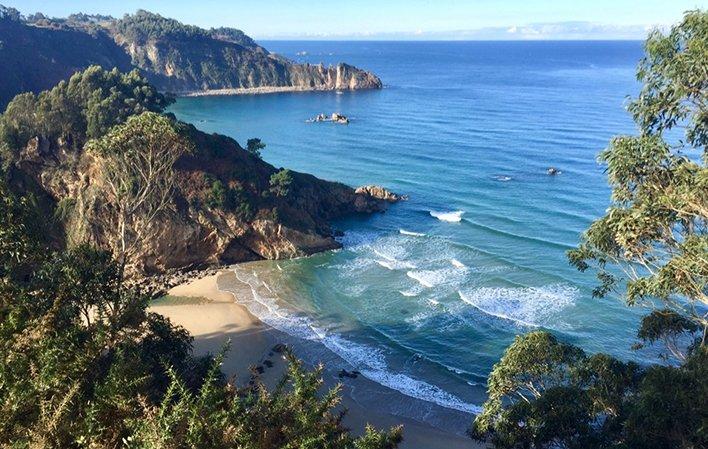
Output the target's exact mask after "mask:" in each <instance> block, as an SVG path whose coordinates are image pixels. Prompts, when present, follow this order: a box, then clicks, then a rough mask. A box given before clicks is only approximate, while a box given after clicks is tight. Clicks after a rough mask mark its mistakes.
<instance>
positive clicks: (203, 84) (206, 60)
mask: <svg viewBox="0 0 708 449" xmlns="http://www.w3.org/2000/svg"><path fill="white" fill-rule="evenodd" d="M114 39H115V40H116V43H117V44H118V45H120V46H121V47H122V48H124V49H125V51H126V53H127V54H128V55H130V57H131V59H132V61H133V64H134V65H135V66H137V67H139V68H140V69H142V70H143V71H144V73H145V74H146V75H147V76H148V78H149V79H150V81H151V82H152V83H153V84H155V85H156V86H158V87H159V88H160V89H162V90H168V91H171V92H174V93H177V94H180V93H192V92H199V91H209V90H223V89H252V88H259V87H293V88H300V89H302V90H358V89H380V88H381V87H382V83H381V80H380V79H379V78H378V77H377V76H376V75H374V74H372V73H370V72H367V71H364V70H361V69H358V68H356V67H354V66H351V65H349V64H345V63H340V64H337V65H335V66H324V65H321V64H319V65H311V64H296V63H294V62H292V61H289V60H287V59H284V58H282V57H279V56H276V55H272V54H269V53H268V52H267V51H265V50H264V49H262V47H258V49H255V50H254V49H250V48H245V47H242V46H241V45H239V44H236V43H233V42H229V41H221V40H217V39H204V40H198V41H188V42H185V41H179V40H170V39H149V40H147V41H145V42H141V41H135V40H131V39H130V38H128V37H126V36H124V35H121V34H115V35H114Z"/></svg>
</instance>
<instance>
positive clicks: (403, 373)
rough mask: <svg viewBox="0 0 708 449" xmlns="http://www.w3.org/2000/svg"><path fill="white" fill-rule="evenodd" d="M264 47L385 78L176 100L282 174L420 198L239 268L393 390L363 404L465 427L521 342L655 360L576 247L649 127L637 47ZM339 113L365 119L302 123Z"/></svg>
mask: <svg viewBox="0 0 708 449" xmlns="http://www.w3.org/2000/svg"><path fill="white" fill-rule="evenodd" d="M262 44H263V45H264V46H265V47H266V48H268V49H269V50H271V51H273V52H276V53H280V54H282V55H284V56H286V57H288V58H291V59H294V60H297V61H299V62H310V63H313V64H315V63H319V62H323V63H325V64H328V63H335V62H338V61H346V62H347V63H350V64H354V65H356V66H358V67H361V68H364V69H367V70H371V71H373V72H374V73H376V74H377V75H379V76H380V77H381V79H382V80H383V82H384V85H385V88H384V89H383V90H380V91H361V92H342V93H335V92H326V93H322V92H321V93H288V94H273V95H260V96H231V97H199V98H181V99H179V100H178V101H177V103H176V104H175V105H174V106H173V107H172V108H171V111H172V112H174V113H175V114H176V115H177V117H178V118H180V119H182V120H184V121H187V122H191V123H194V124H195V125H196V126H197V127H198V128H200V129H202V130H205V131H208V132H218V133H222V134H227V135H229V136H232V137H234V138H236V139H237V140H238V141H239V142H241V143H242V144H244V143H245V141H246V139H248V138H251V137H259V138H261V139H262V140H263V142H265V143H266V144H267V147H266V149H265V150H264V151H263V157H264V159H265V160H266V161H268V162H270V163H272V164H273V165H275V166H276V167H281V166H282V167H288V168H291V169H294V170H298V171H303V172H309V173H312V174H314V175H316V176H319V177H321V178H325V179H329V180H335V181H340V182H344V183H347V184H349V185H352V186H358V185H364V184H378V185H383V186H385V187H387V188H389V189H391V190H393V191H395V192H397V193H400V194H405V195H408V196H409V200H408V201H406V202H403V203H400V204H397V205H395V206H393V207H392V208H391V209H390V210H389V211H388V212H387V213H385V214H379V215H375V216H371V217H353V218H350V219H347V220H342V221H338V222H336V223H335V228H336V229H340V230H342V231H344V237H342V243H343V244H344V248H343V249H342V250H338V251H330V252H326V253H322V254H317V255H314V256H312V257H308V258H301V259H296V260H289V261H266V262H258V263H255V264H246V265H242V266H237V267H236V268H235V271H236V274H237V276H238V277H239V279H241V280H242V281H244V282H246V283H248V284H249V285H250V286H251V288H252V291H253V298H252V299H251V300H248V301H246V306H247V307H248V308H249V309H250V310H251V311H252V312H253V313H254V314H256V315H257V316H259V317H260V318H261V319H262V320H263V321H264V322H266V323H267V324H270V325H272V326H273V327H275V328H277V329H279V330H281V331H283V332H285V333H286V334H287V335H289V336H290V338H292V339H293V340H296V341H299V342H304V344H303V345H300V346H301V347H302V348H305V349H303V350H302V351H301V353H300V354H299V355H300V356H302V357H304V358H305V359H307V360H309V361H320V360H321V361H324V362H326V364H327V366H328V369H329V370H330V371H331V372H332V373H336V371H338V370H339V369H342V368H345V369H348V370H357V371H359V372H361V374H362V375H363V376H364V377H366V378H368V379H370V380H371V381H373V382H375V383H376V384H378V385H379V386H380V390H379V391H378V392H376V393H373V392H371V391H368V390H367V391H354V392H353V395H354V397H355V399H357V400H360V401H362V402H364V403H367V401H368V402H369V403H372V404H375V405H376V406H378V407H383V408H386V409H387V410H389V411H391V412H393V413H397V414H401V415H405V416H409V417H412V418H415V419H419V420H421V421H426V422H429V423H431V424H434V425H437V426H439V427H442V428H447V429H450V430H453V431H458V432H459V431H461V430H462V431H463V430H464V427H465V426H466V425H467V424H469V420H470V419H471V414H472V413H475V412H476V411H478V410H479V406H480V405H481V404H482V403H483V401H484V399H485V388H486V387H485V381H486V377H487V375H488V374H489V372H490V370H491V369H492V366H493V365H494V363H495V362H496V361H497V360H498V359H499V358H500V357H501V355H502V354H503V351H504V349H505V348H506V347H507V346H508V345H509V344H510V343H511V342H512V341H513V339H514V336H515V335H519V334H522V333H524V332H529V331H532V330H535V329H547V330H550V331H552V332H554V333H555V334H556V335H558V336H559V337H560V338H561V339H563V340H564V341H568V342H571V343H574V344H577V345H580V346H581V347H582V348H583V349H585V350H586V351H588V352H591V353H594V352H607V353H610V354H613V355H615V356H618V357H621V358H623V359H634V360H647V357H649V358H650V357H652V354H647V353H641V354H640V353H637V352H635V351H633V350H631V348H630V347H631V345H632V343H633V342H634V335H635V332H636V326H637V323H638V319H639V317H640V315H641V311H640V310H634V309H628V308H627V307H626V306H625V305H624V304H623V303H622V301H621V298H606V299H593V298H592V288H593V286H594V285H595V278H594V276H593V275H592V274H591V273H580V272H578V271H576V270H575V269H574V268H573V267H571V266H570V265H569V264H568V261H567V258H566V251H567V250H569V249H571V248H573V247H574V246H575V245H576V244H577V243H578V241H579V238H580V235H581V233H582V231H583V230H584V229H586V228H587V227H588V225H589V224H590V223H591V221H592V220H593V219H595V218H597V217H599V216H601V215H602V214H603V213H604V211H605V209H606V208H607V206H608V204H609V188H608V186H607V183H606V178H605V174H604V173H603V167H602V166H600V165H599V164H598V163H597V159H596V157H597V154H598V153H599V152H600V151H601V150H602V149H603V148H605V147H606V146H607V144H608V142H609V140H610V138H611V137H612V136H614V135H617V134H631V133H635V132H636V129H635V127H634V125H633V123H632V120H631V117H630V116H629V115H628V113H627V112H626V111H625V103H626V97H627V96H628V95H630V96H631V95H635V94H636V93H637V91H638V88H639V86H638V84H637V82H636V80H635V77H634V73H635V67H636V64H637V62H638V61H639V59H640V58H641V56H642V44H641V43H640V42H597V41H593V42H310V41H304V42H303V41H300V42H282V41H277V42H263V43H262ZM332 112H340V113H343V114H345V115H347V116H349V117H350V119H351V123H350V124H349V125H347V126H344V125H337V124H333V123H306V120H307V119H309V118H312V117H314V116H316V115H317V114H319V113H325V114H331V113H332ZM549 167H555V168H557V170H558V171H559V173H558V174H557V175H555V176H550V175H549V174H547V169H548V168H549ZM382 394H387V396H385V398H384V399H382V396H381V395H382Z"/></svg>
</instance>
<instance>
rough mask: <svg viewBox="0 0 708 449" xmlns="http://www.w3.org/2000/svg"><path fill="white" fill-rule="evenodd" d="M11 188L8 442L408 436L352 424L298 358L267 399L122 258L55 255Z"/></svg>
mask: <svg viewBox="0 0 708 449" xmlns="http://www.w3.org/2000/svg"><path fill="white" fill-rule="evenodd" d="M34 217H35V215H34V211H33V209H32V207H31V206H30V204H28V202H27V201H25V200H23V199H21V198H17V197H16V196H14V195H13V194H11V193H10V192H9V191H8V190H7V189H6V187H5V186H4V185H3V183H2V182H0V354H1V356H0V397H1V398H2V402H1V403H0V442H1V443H0V445H1V446H3V447H35V448H57V449H59V448H61V449H64V448H81V447H131V448H146V449H147V448H150V449H156V448H165V449H167V448H170V449H172V448H224V449H226V448H234V447H242V448H253V449H272V448H293V447H308V448H313V449H314V448H322V449H325V448H351V449H354V448H358V449H392V448H395V447H396V446H397V444H398V442H400V440H401V434H400V429H393V430H391V431H390V432H377V431H374V430H373V429H367V430H366V432H365V434H364V435H363V436H362V437H359V438H354V437H353V436H352V435H351V434H349V432H348V431H347V430H346V429H345V428H344V427H343V426H342V424H341V418H342V415H340V414H339V413H338V412H336V411H334V410H333V408H334V407H335V406H336V405H337V404H338V390H337V389H334V390H332V391H329V392H326V393H324V394H320V392H319V390H320V387H321V385H322V380H321V376H320V374H321V373H320V372H319V371H314V372H308V371H306V370H305V369H303V367H302V365H301V364H300V363H299V362H297V361H296V360H294V359H291V361H290V369H289V371H288V372H287V374H286V375H285V377H284V378H283V380H282V382H281V383H280V384H279V386H278V387H277V388H276V389H274V390H272V391H268V390H267V389H266V388H265V387H264V386H263V384H262V383H260V381H258V380H257V379H256V380H255V382H254V383H253V384H252V385H251V386H247V387H240V386H237V385H234V384H232V383H229V382H226V381H225V379H224V376H223V375H222V374H221V372H220V371H219V366H220V362H221V358H220V357H217V358H215V359H212V358H204V359H202V358H196V357H194V356H193V355H192V346H191V337H190V336H189V334H188V333H187V332H186V331H185V330H184V329H182V328H179V327H175V326H173V325H172V324H171V323H170V322H169V320H167V319H165V318H163V317H162V316H160V315H157V314H154V313H150V312H148V311H147V310H146V306H147V303H148V298H147V297H146V296H145V295H143V294H141V293H140V292H138V291H135V290H133V289H131V288H128V287H127V286H126V284H125V283H124V281H123V278H122V274H121V273H122V270H121V268H120V266H119V265H117V264H116V263H115V262H114V261H113V260H112V258H111V256H110V254H108V253H106V252H104V251H100V250H96V249H94V248H91V247H90V246H86V245H81V246H79V247H76V248H74V249H72V250H69V251H63V252H52V251H51V250H50V248H49V246H48V242H46V241H44V240H43V239H42V234H40V233H37V232H35V231H36V229H35V226H34V222H33V221H34V219H35V218H34Z"/></svg>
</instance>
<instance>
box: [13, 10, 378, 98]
mask: <svg viewBox="0 0 708 449" xmlns="http://www.w3.org/2000/svg"><path fill="white" fill-rule="evenodd" d="M0 64H2V65H3V66H4V67H12V70H4V71H2V72H3V73H1V74H0V106H4V105H5V104H6V103H7V102H8V101H9V100H10V99H11V98H12V97H14V96H15V95H16V94H18V93H21V92H25V91H31V92H39V91H41V90H43V89H47V88H49V87H50V86H52V85H54V84H56V83H58V82H59V81H60V80H62V79H66V78H67V77H68V76H70V75H71V74H72V73H74V72H76V71H80V70H83V69H85V68H86V67H88V66H90V65H100V66H101V67H103V68H106V69H110V68H113V67H117V68H119V69H120V70H123V71H126V70H128V69H130V68H138V69H139V70H140V71H141V73H142V74H143V75H144V76H145V77H146V78H147V79H148V80H150V82H151V83H152V84H154V85H155V86H156V87H157V88H158V89H160V90H162V91H169V92H173V93H176V94H183V93H193V92H201V91H208V90H223V89H254V88H288V89H292V90H335V89H336V90H347V89H378V88H381V86H382V84H381V80H379V78H377V77H376V76H375V75H373V74H372V73H370V72H366V71H364V70H361V69H358V68H356V67H353V66H351V65H347V64H343V63H342V64H337V65H335V66H329V67H325V66H322V65H310V64H297V63H294V62H293V61H290V60H288V59H286V58H283V57H281V56H278V55H275V54H271V53H270V52H269V51H268V50H266V49H265V48H263V47H261V46H259V45H258V44H257V43H256V42H255V41H254V40H253V39H251V38H250V37H248V36H247V35H245V34H244V33H243V32H242V31H240V30H237V29H233V28H218V29H210V30H205V29H202V28H198V27H195V26H190V25H184V24H182V23H180V22H178V21H176V20H173V19H168V18H164V17H162V16H159V15H157V14H152V13H149V12H146V11H138V12H137V13H135V14H133V15H126V16H125V17H123V18H122V19H114V18H111V17H104V16H88V15H85V14H76V15H72V16H69V17H68V18H66V19H49V18H47V17H45V16H43V15H33V16H31V17H28V18H23V17H0Z"/></svg>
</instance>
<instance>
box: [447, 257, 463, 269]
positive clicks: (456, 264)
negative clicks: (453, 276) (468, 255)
mask: <svg viewBox="0 0 708 449" xmlns="http://www.w3.org/2000/svg"><path fill="white" fill-rule="evenodd" d="M450 263H451V264H452V266H453V267H455V268H467V265H465V264H463V263H462V262H460V261H459V260H457V259H450Z"/></svg>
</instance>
